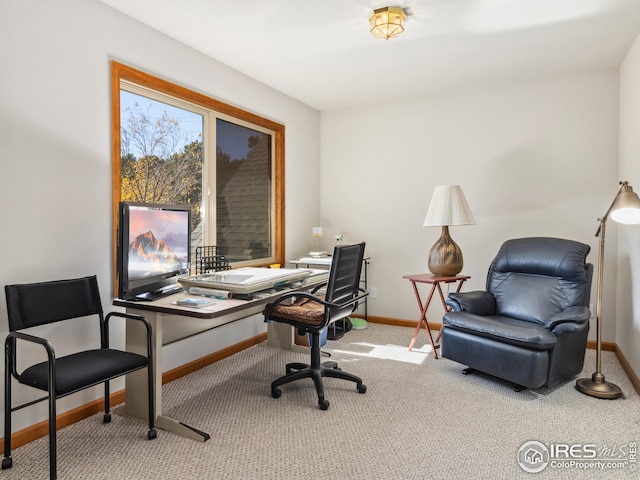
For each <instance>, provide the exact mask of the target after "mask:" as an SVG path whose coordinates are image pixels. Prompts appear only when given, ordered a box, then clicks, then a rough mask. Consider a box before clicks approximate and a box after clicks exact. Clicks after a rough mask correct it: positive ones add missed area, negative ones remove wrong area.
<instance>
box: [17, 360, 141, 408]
mask: <svg viewBox="0 0 640 480" xmlns="http://www.w3.org/2000/svg"><path fill="white" fill-rule="evenodd" d="M147 363H148V362H147V358H146V357H144V356H142V355H138V354H135V353H131V352H123V351H119V350H111V349H100V350H88V351H85V352H78V353H74V354H72V355H68V356H66V357H60V358H57V359H56V396H58V397H59V396H63V395H66V394H68V393H71V392H74V391H76V390H80V389H82V388H85V387H86V386H87V385H92V384H98V383H101V382H103V381H105V380H108V379H110V378H113V377H116V376H119V375H121V374H122V371H123V370H124V371H129V370H130V371H133V370H136V369H138V368H141V367H143V366H145V365H146V364H147ZM88 365H91V366H92V367H93V368H87V366H88ZM20 383H23V384H25V385H29V386H31V387H35V388H39V389H40V390H44V391H47V390H48V384H49V369H48V364H47V362H42V363H38V364H36V365H33V366H31V367H29V368H27V369H26V370H25V371H24V372H23V373H22V375H21V377H20Z"/></svg>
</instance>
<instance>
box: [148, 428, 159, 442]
mask: <svg viewBox="0 0 640 480" xmlns="http://www.w3.org/2000/svg"><path fill="white" fill-rule="evenodd" d="M147 438H148V439H149V440H155V439H156V438H158V431H157V430H156V429H155V428H153V429H151V430H149V431H148V432H147Z"/></svg>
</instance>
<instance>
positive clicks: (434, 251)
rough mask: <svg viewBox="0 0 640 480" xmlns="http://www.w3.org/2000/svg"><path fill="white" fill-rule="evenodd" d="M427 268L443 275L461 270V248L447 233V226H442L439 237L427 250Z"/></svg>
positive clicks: (457, 272)
mask: <svg viewBox="0 0 640 480" xmlns="http://www.w3.org/2000/svg"><path fill="white" fill-rule="evenodd" d="M427 268H428V269H429V271H430V272H431V273H433V274H434V275H441V276H443V277H453V276H455V275H457V274H459V273H460V272H461V271H462V250H460V247H459V246H458V244H457V243H456V242H454V241H453V239H452V238H451V236H450V235H449V227H447V226H443V227H442V234H441V235H440V238H439V239H438V241H437V242H436V243H434V244H433V247H431V250H429V257H428V259H427Z"/></svg>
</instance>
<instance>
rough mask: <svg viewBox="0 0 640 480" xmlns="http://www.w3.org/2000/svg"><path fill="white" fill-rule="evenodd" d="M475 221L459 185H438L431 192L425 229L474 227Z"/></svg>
mask: <svg viewBox="0 0 640 480" xmlns="http://www.w3.org/2000/svg"><path fill="white" fill-rule="evenodd" d="M475 223H476V219H475V218H474V217H473V213H471V208H469V204H468V203H467V199H466V198H465V196H464V193H463V192H462V188H460V185H440V186H438V187H436V188H435V189H434V191H433V196H432V197H431V202H430V203H429V210H427V216H426V217H425V219H424V226H425V227H444V226H451V225H475Z"/></svg>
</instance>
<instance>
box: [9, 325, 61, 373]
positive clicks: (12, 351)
mask: <svg viewBox="0 0 640 480" xmlns="http://www.w3.org/2000/svg"><path fill="white" fill-rule="evenodd" d="M16 340H24V341H26V342H31V343H36V344H38V345H42V346H43V347H44V349H45V350H46V352H47V360H48V363H49V370H51V369H52V365H54V364H55V360H56V352H55V350H54V349H53V345H52V343H51V342H50V341H49V340H47V339H46V338H42V337H36V336H35V335H30V334H28V333H24V332H9V334H8V335H7V338H6V339H5V348H6V350H7V351H8V354H9V359H10V362H11V374H12V375H13V377H14V378H16V379H18V380H19V379H20V374H19V373H18V370H17V363H18V362H17V361H16V357H17V346H16Z"/></svg>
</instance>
